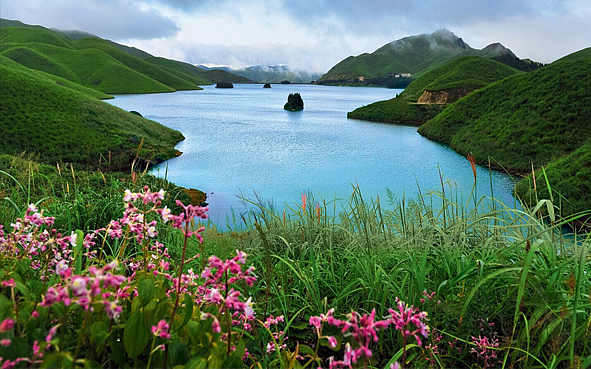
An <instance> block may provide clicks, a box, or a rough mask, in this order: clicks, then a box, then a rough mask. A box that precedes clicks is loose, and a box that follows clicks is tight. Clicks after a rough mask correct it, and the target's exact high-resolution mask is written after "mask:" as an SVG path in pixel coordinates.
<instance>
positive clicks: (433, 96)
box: [417, 88, 472, 104]
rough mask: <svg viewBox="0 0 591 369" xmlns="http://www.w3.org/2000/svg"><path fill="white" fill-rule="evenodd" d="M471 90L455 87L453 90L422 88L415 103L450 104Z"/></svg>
mask: <svg viewBox="0 0 591 369" xmlns="http://www.w3.org/2000/svg"><path fill="white" fill-rule="evenodd" d="M470 92H472V90H470V89H465V88H457V89H453V90H441V91H427V90H424V91H423V94H422V95H421V97H419V100H418V101H417V103H419V104H451V103H453V102H455V101H457V100H459V99H460V98H462V97H464V96H466V95H468V94H469V93H470Z"/></svg>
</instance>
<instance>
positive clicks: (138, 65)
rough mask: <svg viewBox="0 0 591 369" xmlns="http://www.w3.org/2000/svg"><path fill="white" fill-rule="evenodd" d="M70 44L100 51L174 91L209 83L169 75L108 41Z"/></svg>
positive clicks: (98, 39) (94, 39) (86, 41)
mask: <svg viewBox="0 0 591 369" xmlns="http://www.w3.org/2000/svg"><path fill="white" fill-rule="evenodd" d="M72 44H73V45H74V47H75V48H77V49H80V50H87V49H95V50H101V51H102V52H104V53H105V54H108V55H109V56H111V57H112V58H113V59H116V60H117V61H119V62H120V63H122V64H124V65H126V66H127V67H129V68H131V69H133V70H135V71H137V72H140V73H142V74H144V75H146V76H148V77H150V78H152V79H154V80H156V81H158V82H160V83H162V84H164V85H166V86H169V87H172V88H173V89H175V90H194V89H196V88H198V85H207V84H210V83H211V82H210V81H208V80H207V79H205V78H192V79H187V78H183V76H177V75H174V74H172V73H169V72H168V71H166V70H163V69H162V68H160V67H158V66H157V65H154V64H152V63H149V62H147V61H145V60H143V59H139V58H136V57H134V56H132V55H130V54H128V53H127V52H126V51H123V50H121V49H119V48H118V47H116V46H115V45H113V43H111V42H110V41H107V40H103V39H100V38H83V39H79V40H76V41H74V42H72Z"/></svg>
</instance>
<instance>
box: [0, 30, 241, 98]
mask: <svg viewBox="0 0 591 369" xmlns="http://www.w3.org/2000/svg"><path fill="white" fill-rule="evenodd" d="M0 26H1V27H2V32H1V34H0V54H1V55H3V56H5V57H8V58H10V59H12V60H14V61H16V62H18V63H21V64H22V65H24V66H26V67H28V68H31V69H35V70H40V71H43V72H46V73H50V74H55V75H57V76H60V77H62V78H65V79H67V80H70V81H72V82H75V83H78V84H81V85H84V86H86V87H90V88H94V89H96V90H98V91H102V92H105V93H112V94H116V93H154V92H172V91H177V90H199V89H201V87H199V86H200V85H208V84H212V83H216V82H222V81H224V82H225V81H229V82H233V83H248V82H252V81H250V80H248V79H247V78H244V77H241V76H236V75H233V74H232V73H229V72H227V71H214V72H212V71H206V70H203V69H200V68H197V67H194V66H193V65H191V64H188V63H183V62H179V61H175V60H170V59H165V58H157V57H154V56H152V55H151V54H149V53H146V52H144V51H142V50H139V49H137V48H134V47H129V46H125V45H121V44H118V43H116V42H113V41H110V40H104V39H101V38H99V37H97V36H94V35H91V34H89V33H85V32H81V31H60V30H51V29H47V28H44V27H41V26H32V25H26V24H24V23H22V22H19V21H12V20H6V19H1V20H0ZM179 66H180V67H179Z"/></svg>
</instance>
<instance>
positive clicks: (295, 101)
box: [283, 92, 304, 111]
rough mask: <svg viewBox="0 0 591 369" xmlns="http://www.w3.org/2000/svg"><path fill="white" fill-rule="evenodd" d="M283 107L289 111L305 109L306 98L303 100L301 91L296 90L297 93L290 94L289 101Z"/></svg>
mask: <svg viewBox="0 0 591 369" xmlns="http://www.w3.org/2000/svg"><path fill="white" fill-rule="evenodd" d="M283 109H285V110H289V111H300V110H304V100H302V97H301V96H300V94H299V92H296V93H295V94H289V96H287V102H286V103H285V105H283Z"/></svg>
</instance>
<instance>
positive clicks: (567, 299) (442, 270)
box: [206, 184, 591, 368]
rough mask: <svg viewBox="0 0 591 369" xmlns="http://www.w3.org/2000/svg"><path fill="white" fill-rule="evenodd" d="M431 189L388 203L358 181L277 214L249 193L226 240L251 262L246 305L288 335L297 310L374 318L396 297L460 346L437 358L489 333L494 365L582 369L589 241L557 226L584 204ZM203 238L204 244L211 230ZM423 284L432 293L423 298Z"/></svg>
mask: <svg viewBox="0 0 591 369" xmlns="http://www.w3.org/2000/svg"><path fill="white" fill-rule="evenodd" d="M442 186H443V187H442V189H441V191H439V192H434V193H431V194H429V195H421V196H419V198H417V199H415V200H414V201H406V200H405V199H402V200H400V201H396V199H393V198H391V199H390V202H391V204H390V205H391V206H390V209H389V210H385V209H384V208H383V206H382V204H381V202H380V199H378V198H376V199H370V200H367V199H365V198H364V197H363V195H362V193H361V191H360V190H359V188H358V187H354V188H353V191H352V196H351V197H350V198H349V199H348V200H343V201H342V203H340V204H338V205H337V204H335V203H334V202H326V201H324V200H323V199H314V198H313V196H311V195H310V194H307V195H306V196H305V198H304V197H303V198H302V199H303V200H304V201H303V203H302V204H300V205H299V206H288V207H287V210H286V211H285V212H283V213H278V212H277V211H276V210H274V209H273V208H269V207H267V206H266V205H263V204H262V203H261V202H259V201H252V202H251V204H252V205H253V206H255V207H256V211H251V212H249V213H248V214H244V215H243V216H242V220H243V222H244V226H245V228H246V230H244V231H242V232H239V233H238V235H237V236H235V237H233V238H231V239H232V240H233V242H234V244H235V245H236V247H238V248H243V249H245V250H247V251H250V253H251V254H252V255H253V256H254V258H255V263H256V264H258V270H259V274H260V276H261V277H262V282H261V283H260V284H259V291H257V292H256V293H258V294H260V296H259V297H258V299H257V301H259V303H262V304H266V305H267V307H266V308H265V311H267V312H268V313H272V314H283V315H285V316H286V319H294V323H293V324H292V328H291V331H290V332H288V333H287V334H288V335H295V336H298V337H300V336H305V332H306V331H305V330H299V327H300V325H301V326H303V325H302V323H303V321H300V320H299V319H302V318H303V317H305V316H309V315H315V314H319V313H322V312H325V311H326V310H327V309H328V308H332V307H334V308H336V309H337V311H348V310H350V309H355V310H358V311H371V309H373V308H376V310H377V313H378V315H380V314H382V315H385V314H386V313H387V309H388V307H391V306H394V305H395V304H396V300H395V298H396V297H399V298H401V299H403V300H404V301H407V302H409V303H412V304H414V305H415V306H423V307H424V308H425V309H426V310H428V311H429V313H430V320H431V321H430V325H431V327H432V328H434V329H436V330H437V331H438V332H440V334H442V335H443V337H444V339H443V341H442V342H446V340H448V341H450V342H452V343H453V344H456V345H458V344H459V345H461V346H462V347H463V349H462V352H461V353H458V352H452V351H451V350H449V347H444V348H443V349H442V348H441V345H440V351H442V352H443V351H445V352H446V353H445V354H443V355H440V356H439V357H438V359H437V360H436V362H438V363H439V364H438V365H441V366H444V367H449V366H465V365H468V363H476V362H477V361H476V356H475V354H474V353H470V349H471V348H472V347H474V346H473V343H472V342H471V337H472V336H476V337H477V336H480V335H487V334H490V335H492V334H494V335H495V336H497V337H499V339H500V342H501V344H500V346H499V348H498V349H497V350H498V357H499V359H500V360H499V362H498V365H500V366H504V367H514V366H517V367H545V368H555V367H565V366H569V365H575V366H578V367H589V366H590V365H591V359H590V358H591V343H590V341H589V339H590V338H591V330H590V328H589V327H590V324H591V315H590V313H591V300H590V295H589V292H590V290H591V279H590V278H591V274H590V272H591V268H590V267H589V261H588V259H589V255H588V245H589V238H588V236H587V235H579V234H577V233H576V232H575V231H574V230H573V231H572V232H570V233H569V232H565V231H564V230H565V229H566V228H565V225H567V224H570V223H571V222H572V221H574V220H576V219H582V218H584V217H585V216H586V215H588V214H589V212H586V214H583V213H582V214H578V215H576V216H571V217H569V218H568V219H562V218H560V216H559V210H558V209H556V206H555V204H553V203H552V200H551V199H543V200H540V202H539V205H538V206H536V207H535V208H534V209H528V208H527V207H526V206H525V205H524V206H522V207H520V208H519V209H517V208H515V207H514V206H511V207H509V206H506V205H505V204H503V203H501V202H499V201H497V200H495V199H488V200H487V201H485V199H484V198H476V194H474V193H473V194H472V199H471V201H468V202H467V203H464V202H459V201H458V198H457V196H456V197H454V196H453V195H451V196H450V195H449V194H453V191H451V190H448V191H445V185H443V184H442ZM446 195H447V196H446ZM434 204H437V205H434ZM485 204H489V205H485ZM493 204H494V205H493ZM337 208H342V209H343V210H342V211H341V212H340V213H338V214H337V215H335V209H337ZM217 237H219V236H217ZM223 237H227V236H223ZM206 239H209V241H207V242H206V244H209V245H210V246H209V247H212V248H215V243H216V242H217V238H216V236H215V235H213V234H212V235H210V237H206ZM226 240H227V239H226ZM226 246H227V245H226ZM424 291H426V292H428V293H431V292H435V297H434V299H432V300H427V301H426V302H422V300H421V299H425V295H424V293H423V292H424ZM436 301H440V302H439V303H437V302H436ZM483 321H484V322H487V325H486V326H484V327H483V326H482V322H483ZM488 323H490V325H488ZM384 338H385V340H384V341H382V346H381V347H382V350H381V351H380V352H379V353H378V355H380V361H379V362H384V363H386V362H387V361H388V360H390V359H391V358H392V357H393V356H394V354H395V353H394V352H391V351H390V350H389V349H388V348H389V347H400V345H399V344H400V342H398V344H397V345H395V344H394V341H395V340H396V337H395V336H389V337H384ZM456 339H457V341H456ZM446 346H447V344H446ZM414 351H415V352H414V354H415V355H417V357H423V358H425V359H427V358H428V357H429V350H424V349H419V348H418V347H415V348H414ZM419 362H420V361H419ZM424 362H425V365H427V361H424Z"/></svg>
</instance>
